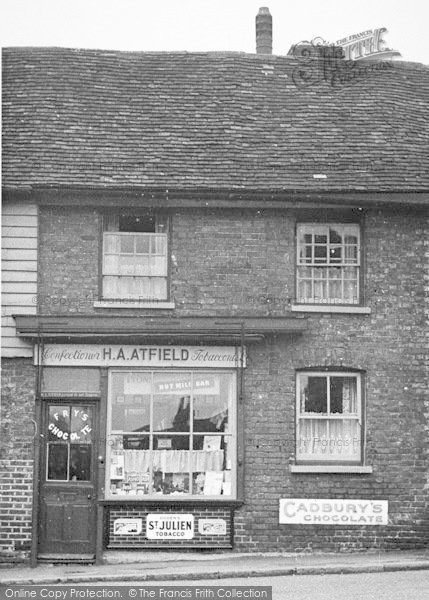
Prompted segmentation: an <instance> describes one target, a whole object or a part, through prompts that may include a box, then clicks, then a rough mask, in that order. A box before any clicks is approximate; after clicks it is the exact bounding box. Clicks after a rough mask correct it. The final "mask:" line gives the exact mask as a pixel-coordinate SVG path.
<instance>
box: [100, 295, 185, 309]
mask: <svg viewBox="0 0 429 600" xmlns="http://www.w3.org/2000/svg"><path fill="white" fill-rule="evenodd" d="M94 308H154V309H156V310H159V309H162V310H172V309H174V308H176V305H175V304H174V302H163V301H159V302H148V301H144V300H136V301H135V302H134V301H132V300H121V299H119V298H118V299H117V300H116V299H113V298H112V300H96V301H95V302H94Z"/></svg>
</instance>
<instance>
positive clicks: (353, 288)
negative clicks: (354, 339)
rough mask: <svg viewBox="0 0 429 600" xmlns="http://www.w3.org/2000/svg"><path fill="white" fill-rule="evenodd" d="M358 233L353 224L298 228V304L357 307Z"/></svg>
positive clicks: (358, 273)
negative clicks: (348, 305) (349, 305)
mask: <svg viewBox="0 0 429 600" xmlns="http://www.w3.org/2000/svg"><path fill="white" fill-rule="evenodd" d="M359 277H360V230H359V225H357V224H353V223H326V224H324V223H300V224H298V227H297V301H298V302H302V303H306V304H359V300H360V298H359V295H360V291H359Z"/></svg>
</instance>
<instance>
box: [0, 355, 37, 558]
mask: <svg viewBox="0 0 429 600" xmlns="http://www.w3.org/2000/svg"><path fill="white" fill-rule="evenodd" d="M35 392H36V377H35V368H34V367H33V365H32V360H31V359H18V358H16V359H15V358H10V359H3V360H2V402H1V419H0V432H1V433H0V439H1V445H0V463H1V468H0V532H1V535H0V561H1V560H10V559H15V560H20V559H25V558H27V557H28V556H29V549H30V542H31V509H32V494H33V457H34V442H33V435H34V425H33V423H32V421H31V419H34V418H35V402H34V398H35Z"/></svg>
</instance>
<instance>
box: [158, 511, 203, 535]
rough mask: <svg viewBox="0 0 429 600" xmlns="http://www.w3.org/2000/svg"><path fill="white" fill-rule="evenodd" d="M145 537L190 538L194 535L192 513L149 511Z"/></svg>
mask: <svg viewBox="0 0 429 600" xmlns="http://www.w3.org/2000/svg"><path fill="white" fill-rule="evenodd" d="M146 537H147V539H149V540H191V539H192V538H193V537H194V515H190V514H175V513H166V514H161V513H149V514H148V515H147V517H146Z"/></svg>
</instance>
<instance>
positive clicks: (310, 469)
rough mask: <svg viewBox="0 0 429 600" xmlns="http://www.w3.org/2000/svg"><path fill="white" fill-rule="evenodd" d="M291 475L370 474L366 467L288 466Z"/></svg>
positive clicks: (368, 468)
mask: <svg viewBox="0 0 429 600" xmlns="http://www.w3.org/2000/svg"><path fill="white" fill-rule="evenodd" d="M289 471H290V472H291V473H356V474H359V473H360V474H365V473H372V467H371V466H368V465H289Z"/></svg>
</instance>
